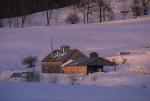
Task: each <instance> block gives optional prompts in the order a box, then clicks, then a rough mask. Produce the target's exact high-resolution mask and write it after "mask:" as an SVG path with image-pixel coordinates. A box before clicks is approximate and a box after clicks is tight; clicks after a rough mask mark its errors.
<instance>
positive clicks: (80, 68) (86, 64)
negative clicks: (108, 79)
mask: <svg viewBox="0 0 150 101" xmlns="http://www.w3.org/2000/svg"><path fill="white" fill-rule="evenodd" d="M115 65H116V64H115V63H114V62H110V61H109V60H106V59H104V58H102V57H81V58H77V59H75V60H73V61H72V62H70V63H68V64H66V65H64V66H63V72H64V74H89V73H94V72H103V68H104V66H115Z"/></svg>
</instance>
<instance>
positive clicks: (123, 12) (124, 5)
mask: <svg viewBox="0 0 150 101" xmlns="http://www.w3.org/2000/svg"><path fill="white" fill-rule="evenodd" d="M122 3H123V5H122V8H121V11H120V13H121V14H122V16H123V19H126V17H127V15H128V14H129V9H128V8H127V4H126V1H124V0H123V1H122Z"/></svg>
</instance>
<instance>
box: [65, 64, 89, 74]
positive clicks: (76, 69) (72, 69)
mask: <svg viewBox="0 0 150 101" xmlns="http://www.w3.org/2000/svg"><path fill="white" fill-rule="evenodd" d="M63 73H64V74H87V68H86V66H66V67H63Z"/></svg>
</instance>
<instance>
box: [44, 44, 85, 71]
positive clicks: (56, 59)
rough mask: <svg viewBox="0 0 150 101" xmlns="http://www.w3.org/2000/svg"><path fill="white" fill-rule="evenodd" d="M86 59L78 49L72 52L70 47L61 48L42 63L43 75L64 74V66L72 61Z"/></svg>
mask: <svg viewBox="0 0 150 101" xmlns="http://www.w3.org/2000/svg"><path fill="white" fill-rule="evenodd" d="M79 57H86V56H85V55H84V54H83V53H82V52H80V51H79V50H77V49H72V50H70V48H69V46H61V48H60V49H57V50H54V51H53V53H50V54H49V55H48V56H46V57H45V58H44V59H43V60H42V61H41V64H42V73H63V69H62V66H61V65H62V64H64V63H65V62H67V61H68V60H70V59H76V58H79Z"/></svg>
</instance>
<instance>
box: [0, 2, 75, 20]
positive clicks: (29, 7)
mask: <svg viewBox="0 0 150 101" xmlns="http://www.w3.org/2000/svg"><path fill="white" fill-rule="evenodd" d="M74 1H75V0H0V18H9V17H16V16H25V15H28V14H32V13H36V12H39V11H45V10H47V9H53V8H61V7H65V6H69V5H73V2H74Z"/></svg>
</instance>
